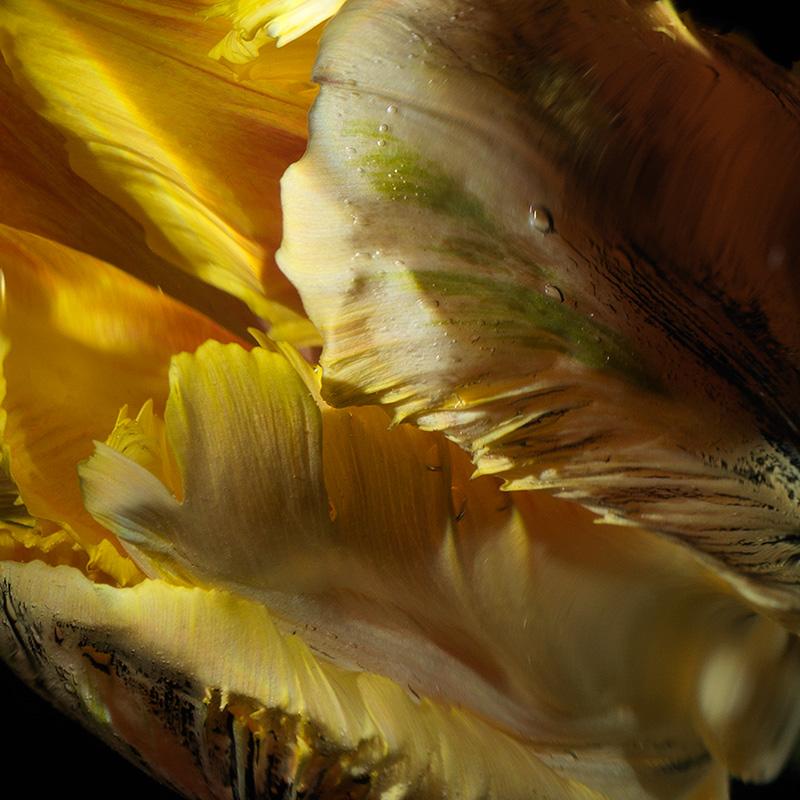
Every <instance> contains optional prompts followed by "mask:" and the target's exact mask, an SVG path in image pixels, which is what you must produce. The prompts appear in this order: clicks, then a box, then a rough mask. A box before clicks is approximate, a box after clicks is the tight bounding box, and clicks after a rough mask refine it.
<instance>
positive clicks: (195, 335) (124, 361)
mask: <svg viewBox="0 0 800 800" xmlns="http://www.w3.org/2000/svg"><path fill="white" fill-rule="evenodd" d="M0 271H1V272H2V275H3V279H4V285H3V288H4V291H3V310H2V315H1V316H0V336H2V339H3V340H4V341H5V348H4V349H5V350H7V352H6V355H5V358H4V360H3V378H4V381H5V396H4V398H3V405H2V408H3V412H4V418H5V426H4V430H3V441H4V445H5V447H7V448H8V454H9V462H10V471H11V476H12V477H13V481H14V484H15V488H16V489H18V491H19V493H20V494H21V496H22V499H23V500H24V502H25V504H26V509H27V511H28V512H29V513H30V514H31V515H32V516H34V517H37V518H40V519H45V520H51V521H53V522H57V523H59V524H67V525H69V526H70V527H71V528H72V529H73V530H74V533H75V534H76V535H77V536H78V538H79V539H80V540H81V541H83V542H84V543H85V544H86V545H87V546H89V545H97V544H98V543H99V542H100V541H101V540H102V539H104V538H107V537H108V532H107V531H105V530H104V529H103V528H101V527H100V526H99V525H97V523H95V521H94V520H93V519H92V518H91V517H90V516H89V515H88V514H87V513H86V510H85V508H84V506H83V502H82V499H81V495H80V489H79V484H78V476H77V472H76V468H77V464H78V462H79V461H81V460H82V459H84V458H86V457H87V456H88V455H89V454H90V453H91V450H92V440H93V439H96V438H103V437H104V436H105V435H106V433H107V432H108V419H109V418H114V417H116V415H117V412H118V411H119V408H120V405H121V404H122V402H124V401H125V400H130V401H131V402H134V403H138V404H140V405H141V404H142V403H144V402H145V401H147V400H152V401H153V402H154V403H155V405H156V407H157V408H158V409H163V406H164V402H165V401H166V376H167V370H168V367H169V361H170V358H171V357H172V355H173V354H175V353H178V352H181V351H183V350H194V349H195V348H197V346H198V345H199V344H200V343H201V342H204V341H205V340H206V339H209V338H218V339H220V340H222V341H233V340H235V337H234V336H233V335H232V334H230V333H228V332H227V331H226V330H225V329H223V328H220V327H219V326H218V325H216V324H215V323H213V322H211V321H210V320H208V319H206V318H205V317H203V316H202V315H201V314H199V313H198V312H196V311H194V310H192V309H189V308H187V307H186V306H183V305H182V304H180V303H178V302H177V301H175V300H173V299H172V298H170V297H168V296H167V295H165V294H162V293H160V292H158V291H157V290H156V289H154V288H152V287H150V286H147V285H145V284H143V283H140V282H139V281H138V280H136V279H135V278H132V277H131V276H129V275H126V274H125V273H124V272H121V271H120V270H117V269H115V268H113V267H111V266H109V265H108V264H104V263H103V262H101V261H98V260H97V259H94V258H91V257H90V256H87V255H85V254H83V253H79V252H77V251H74V250H71V249H69V248H67V247H64V246H61V245H58V244H55V243H53V242H50V241H47V240H46V239H42V238H40V237H38V236H34V235H33V234H29V233H23V232H21V231H16V230H13V229H10V228H5V227H3V226H0ZM120 398H122V399H121V400H120Z"/></svg>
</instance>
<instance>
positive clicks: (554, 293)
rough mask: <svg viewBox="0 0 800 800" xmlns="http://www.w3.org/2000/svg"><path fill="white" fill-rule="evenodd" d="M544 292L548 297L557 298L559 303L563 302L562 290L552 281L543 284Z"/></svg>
mask: <svg viewBox="0 0 800 800" xmlns="http://www.w3.org/2000/svg"><path fill="white" fill-rule="evenodd" d="M544 293H545V294H546V295H547V296H548V297H552V298H553V299H554V300H558V302H559V303H563V302H564V292H562V291H561V289H559V288H558V286H556V285H555V284H554V283H546V284H545V285H544Z"/></svg>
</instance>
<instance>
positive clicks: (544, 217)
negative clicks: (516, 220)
mask: <svg viewBox="0 0 800 800" xmlns="http://www.w3.org/2000/svg"><path fill="white" fill-rule="evenodd" d="M528 225H530V226H531V228H534V229H535V230H537V231H539V233H550V232H551V231H552V230H553V217H552V215H551V214H550V212H549V211H548V210H547V209H546V208H545V207H544V206H534V205H531V206H528Z"/></svg>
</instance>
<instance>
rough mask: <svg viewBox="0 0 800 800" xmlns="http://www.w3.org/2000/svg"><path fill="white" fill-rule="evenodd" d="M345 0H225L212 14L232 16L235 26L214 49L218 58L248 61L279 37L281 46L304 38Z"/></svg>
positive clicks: (277, 41) (212, 10)
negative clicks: (265, 45) (269, 42)
mask: <svg viewBox="0 0 800 800" xmlns="http://www.w3.org/2000/svg"><path fill="white" fill-rule="evenodd" d="M344 2H345V0H266V2H265V0H223V1H222V2H219V3H217V4H216V5H214V6H212V8H211V9H210V11H209V15H210V16H226V17H229V18H231V21H232V23H233V29H232V30H231V31H229V32H228V33H227V34H226V35H225V38H224V39H222V41H220V42H219V43H218V44H217V45H215V47H214V48H213V49H212V51H211V56H212V57H214V58H224V59H226V60H227V61H230V62H232V63H234V64H245V63H247V62H249V61H252V60H253V59H255V58H256V57H257V56H258V52H259V50H260V49H261V47H262V46H263V45H264V44H266V43H267V42H268V41H270V40H273V39H274V40H275V42H276V44H277V46H278V47H283V46H284V45H286V44H289V42H293V41H294V40H295V39H298V38H300V37H301V36H303V35H304V34H306V33H308V32H309V31H310V30H311V29H312V28H314V27H316V26H317V25H319V24H321V23H322V22H325V21H326V20H327V19H330V18H331V17H332V16H333V15H334V14H336V12H337V11H338V10H339V9H340V8H341V7H342V6H343V5H344Z"/></svg>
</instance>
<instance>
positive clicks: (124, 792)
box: [0, 0, 800, 800]
mask: <svg viewBox="0 0 800 800" xmlns="http://www.w3.org/2000/svg"><path fill="white" fill-rule="evenodd" d="M676 6H677V7H678V8H679V9H680V10H687V9H689V10H691V11H692V13H693V15H694V17H695V18H696V19H697V20H698V21H700V22H702V23H703V24H704V25H706V26H711V27H715V28H717V29H718V30H720V31H723V32H727V31H731V30H736V31H739V32H742V33H744V34H746V35H747V36H748V37H749V38H750V39H751V40H752V41H754V42H755V43H756V44H758V46H759V47H761V49H762V50H764V52H766V53H767V55H769V56H770V57H771V58H773V59H774V60H775V61H777V62H779V63H781V64H783V65H785V66H788V65H790V64H791V62H792V61H794V60H798V59H800V35H798V33H797V28H796V27H795V26H794V25H793V24H792V23H791V21H790V16H791V11H792V10H794V8H795V7H796V4H795V3H793V2H786V1H785V0H784V2H774V3H770V2H764V1H763V0H761V1H760V2H756V3H753V4H748V6H747V8H746V9H743V10H741V11H740V10H738V9H737V8H736V4H734V3H731V2H730V0H713V1H712V0H709V1H708V2H700V1H699V0H698V1H696V2H687V1H684V2H676ZM0 701H1V702H2V722H3V724H2V730H3V737H2V743H1V744H0V760H1V761H2V765H3V778H2V781H3V788H2V792H3V794H4V795H5V796H15V795H16V794H17V793H18V792H20V790H18V789H12V788H11V786H10V782H11V781H12V780H13V781H14V783H15V784H17V782H19V785H20V786H21V787H23V788H22V790H21V791H24V792H25V794H26V795H27V796H28V797H32V798H36V799H37V800H38V799H39V798H50V797H53V798H56V797H61V796H74V797H79V798H86V799H87V800H93V798H114V800H133V798H140V797H146V798H148V800H175V795H174V794H173V793H172V792H170V791H168V790H166V789H163V788H162V787H160V786H159V785H158V784H156V783H154V782H153V781H151V780H150V779H149V778H148V777H147V776H145V775H144V774H143V773H141V772H140V771H139V770H137V769H135V768H134V767H132V766H130V765H129V764H128V763H127V762H126V761H125V760H124V759H122V758H120V757H119V756H117V755H116V754H115V753H113V752H112V751H111V750H109V749H108V748H107V747H106V746H105V745H103V744H102V743H100V742H98V741H97V740H95V739H94V738H93V737H91V736H88V735H87V734H85V733H84V732H83V730H82V729H81V728H80V726H78V725H77V724H75V723H73V722H72V721H71V720H68V719H66V718H65V717H63V716H62V715H60V714H58V713H56V712H54V711H52V710H51V708H50V707H49V706H48V705H47V703H45V702H44V701H43V700H41V699H40V698H39V697H38V696H37V695H35V694H34V693H33V692H32V691H30V690H29V689H28V688H27V687H25V686H24V685H23V684H21V683H20V682H19V681H18V680H17V679H16V678H15V677H14V675H13V674H12V673H11V672H10V671H9V670H8V669H7V668H6V667H5V666H4V665H3V664H2V663H0ZM798 793H800V769H798V768H797V767H792V766H790V767H789V769H788V770H787V771H786V772H785V773H784V775H783V776H782V777H781V779H780V780H779V781H778V782H777V783H774V784H771V785H770V786H766V787H758V786H756V787H752V786H743V785H740V784H734V787H733V792H732V797H733V798H734V799H735V800H757V798H763V799H765V800H766V798H773V800H775V799H776V798H779V797H786V796H800V795H799V794H798Z"/></svg>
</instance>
